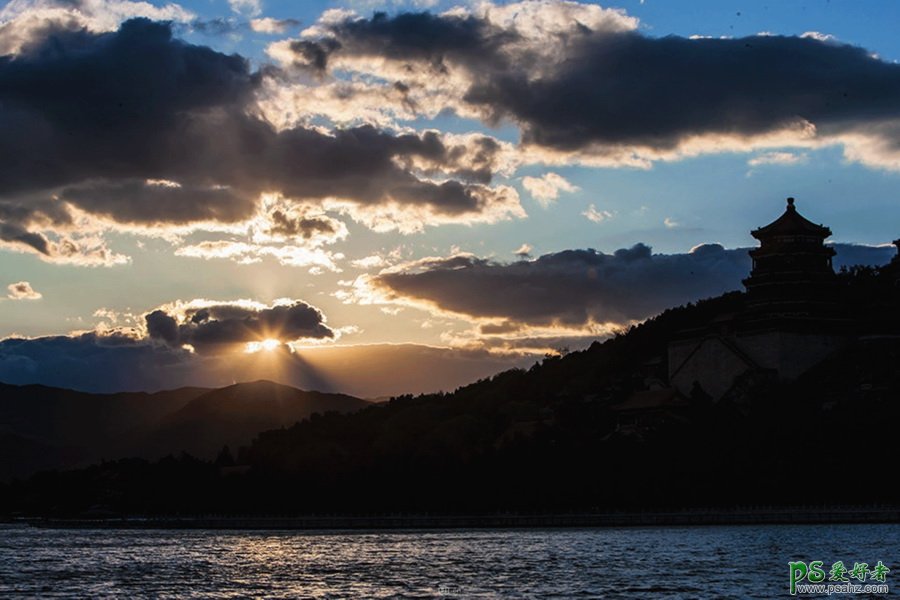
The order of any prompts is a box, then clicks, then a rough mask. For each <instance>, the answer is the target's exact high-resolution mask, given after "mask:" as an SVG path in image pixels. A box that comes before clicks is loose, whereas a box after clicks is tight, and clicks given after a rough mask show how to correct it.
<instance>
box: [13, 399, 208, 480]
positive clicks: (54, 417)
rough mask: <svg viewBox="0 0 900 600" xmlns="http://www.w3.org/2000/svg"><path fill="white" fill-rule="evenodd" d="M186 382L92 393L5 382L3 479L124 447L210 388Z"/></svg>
mask: <svg viewBox="0 0 900 600" xmlns="http://www.w3.org/2000/svg"><path fill="white" fill-rule="evenodd" d="M208 391H209V390H208V389H206V388H195V387H185V388H179V389H176V390H169V391H163V392H156V393H145V392H124V393H117V394H90V393H85V392H77V391H74V390H66V389H61V388H53V387H47V386H43V385H22V386H18V385H7V384H3V383H0V447H2V448H3V449H4V450H5V452H3V456H4V457H9V460H3V461H0V479H6V478H8V477H11V476H17V475H19V476H21V475H26V474H28V473H31V472H33V471H35V470H37V469H41V468H50V467H70V466H76V465H80V464H87V463H89V462H92V461H97V460H100V459H102V458H112V457H114V456H117V455H124V454H119V453H118V450H122V451H125V448H124V447H123V445H127V444H126V443H125V442H126V441H127V440H128V439H129V434H131V433H133V432H135V431H143V430H144V429H145V428H146V427H147V425H148V424H150V423H155V422H157V421H158V420H160V419H161V418H163V417H164V416H165V415H166V414H169V413H172V412H174V411H177V410H178V409H180V408H182V407H183V406H184V405H186V404H187V403H188V402H190V401H191V400H193V399H194V398H196V397H197V396H200V395H201V394H203V393H205V392H208Z"/></svg>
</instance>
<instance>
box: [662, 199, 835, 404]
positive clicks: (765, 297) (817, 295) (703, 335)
mask: <svg viewBox="0 0 900 600" xmlns="http://www.w3.org/2000/svg"><path fill="white" fill-rule="evenodd" d="M751 234H752V235H753V237H754V238H756V239H757V240H759V242H760V245H759V247H758V248H754V249H753V250H751V251H750V256H751V258H752V259H753V268H752V271H751V272H750V276H749V277H747V278H746V279H744V282H743V283H744V286H745V287H746V289H747V296H746V306H745V308H744V310H743V311H741V312H740V313H739V314H735V315H728V316H723V317H722V318H720V319H718V320H716V321H714V322H712V323H709V324H707V325H706V326H704V327H702V328H699V329H695V330H690V331H683V332H680V333H679V335H677V336H676V337H675V339H673V340H671V341H670V343H669V346H668V358H669V360H668V371H669V384H670V385H671V386H672V387H673V388H675V389H676V390H678V391H679V392H681V393H682V394H684V395H690V394H691V392H692V390H694V391H695V390H696V389H697V386H698V385H699V387H700V388H702V390H703V391H704V392H705V393H706V394H708V395H709V396H710V397H712V399H713V400H718V399H720V398H722V397H723V396H724V395H725V394H726V393H727V392H728V391H729V390H730V389H731V388H732V386H733V385H734V383H735V381H736V379H737V378H739V377H741V376H744V375H746V374H747V373H748V372H749V373H756V374H759V375H760V376H765V377H776V378H778V379H781V380H792V379H795V378H797V377H799V376H800V375H802V374H803V373H805V372H806V371H807V370H809V369H810V368H811V367H813V366H814V365H816V364H818V363H819V362H821V361H822V360H824V359H825V358H827V357H828V356H830V355H831V354H833V353H834V352H836V351H838V350H840V349H841V348H843V347H844V346H845V345H846V344H847V342H848V341H849V339H850V334H851V331H850V327H849V320H848V319H847V318H846V317H845V315H843V314H842V303H841V299H840V291H839V284H838V280H837V276H836V275H835V272H834V268H833V267H832V263H831V260H832V257H833V256H834V254H835V252H834V250H833V249H832V248H830V247H828V246H826V245H825V240H826V239H827V238H828V237H829V236H830V235H831V230H830V229H828V228H827V227H825V226H823V225H817V224H815V223H813V222H812V221H809V220H808V219H806V218H804V217H803V216H802V215H801V214H800V213H799V212H798V211H797V208H796V206H795V202H794V199H793V198H788V200H787V207H786V209H785V212H784V214H782V215H781V216H780V217H779V218H778V219H776V220H775V221H773V222H772V223H770V224H769V225H766V226H765V227H760V228H759V229H756V230H754V231H752V232H751Z"/></svg>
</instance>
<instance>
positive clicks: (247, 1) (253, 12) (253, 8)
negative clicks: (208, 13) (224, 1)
mask: <svg viewBox="0 0 900 600" xmlns="http://www.w3.org/2000/svg"><path fill="white" fill-rule="evenodd" d="M228 5H229V6H230V7H231V10H232V11H234V12H236V13H237V14H239V15H244V16H247V17H255V16H257V15H259V14H260V13H262V0H228Z"/></svg>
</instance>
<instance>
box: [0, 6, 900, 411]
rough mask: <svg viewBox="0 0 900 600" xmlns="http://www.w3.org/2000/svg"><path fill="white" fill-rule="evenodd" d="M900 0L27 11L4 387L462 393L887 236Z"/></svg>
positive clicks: (3, 29)
mask: <svg viewBox="0 0 900 600" xmlns="http://www.w3.org/2000/svg"><path fill="white" fill-rule="evenodd" d="M897 13H900V6H898V5H897V4H896V3H894V2H849V1H848V2H838V1H831V2H777V3H775V2H773V3H761V2H758V3H748V2H724V1H715V2H713V1H710V2H701V1H697V2H679V3H673V2H662V1H654V0H645V1H643V2H637V1H636V2H621V3H610V4H602V5H601V4H596V3H588V2H583V3H578V2H563V1H556V0H546V1H540V0H531V1H529V0H526V1H523V2H515V3H513V2H509V3H507V2H493V3H491V2H466V1H457V2H444V1H437V2H435V1H421V0H420V1H411V2H401V1H389V2H374V1H346V2H340V1H333V2H302V3H298V2H286V1H285V2H279V1H275V0H231V1H230V2H228V1H225V0H221V1H220V0H200V1H196V2H189V1H185V2H182V3H178V4H176V3H163V2H130V1H126V0H112V1H107V2H101V1H99V0H58V1H53V0H13V1H11V2H8V3H6V4H5V5H4V6H3V8H0V130H2V131H3V132H4V135H3V136H2V139H0V291H3V292H5V293H3V294H0V297H2V298H3V299H2V300H0V381H6V382H11V383H45V384H49V385H60V386H64V387H74V388H78V389H85V390H92V391H116V390H123V389H147V390H153V389H162V388H171V387H176V386H178V385H187V384H199V385H224V384H227V383H231V382H232V381H235V380H243V379H257V378H262V377H266V378H273V379H278V380H280V381H284V382H286V383H292V384H295V385H300V386H303V387H317V388H321V389H326V388H327V389H329V390H339V391H344V392H348V393H355V394H358V395H363V396H366V397H376V396H381V395H388V394H398V393H402V392H404V391H409V392H420V391H431V390H437V389H453V388H454V387H456V386H458V385H461V384H463V383H466V382H468V381H471V380H473V379H476V378H478V377H484V376H488V375H490V374H491V373H494V372H497V371H499V370H501V369H504V368H507V367H510V366H523V365H528V364H531V363H533V362H534V361H535V360H536V359H539V358H540V357H542V356H543V355H544V354H545V353H548V352H554V351H558V350H560V349H564V348H570V349H576V348H583V347H585V346H587V345H589V344H590V343H591V342H592V341H593V340H596V339H603V338H604V337H606V336H608V335H610V334H612V333H614V332H616V331H620V330H622V329H623V328H627V327H628V326H630V325H632V324H635V323H639V322H640V321H642V320H643V319H646V318H648V317H650V316H652V315H654V314H656V313H658V312H659V311H661V310H663V309H665V308H667V307H669V306H674V305H679V304H683V303H685V302H689V301H695V300H697V299H700V298H704V297H710V296H715V295H718V294H720V293H722V292H725V291H728V290H733V289H740V287H741V283H740V281H741V279H742V278H743V277H744V276H745V275H746V273H747V271H748V270H749V259H748V257H747V254H746V251H747V249H748V248H749V247H751V246H753V245H754V243H755V241H754V240H753V238H752V237H751V236H750V230H751V229H753V228H755V227H758V226H761V225H764V224H766V223H768V222H770V221H772V220H774V219H775V218H777V216H778V215H779V214H780V213H781V212H782V211H783V209H784V199H785V197H787V196H793V197H796V198H797V207H798V209H799V211H800V212H801V213H802V214H804V215H805V216H806V217H807V218H809V219H811V220H812V221H814V222H817V223H824V224H826V225H828V226H829V227H830V228H831V229H832V231H833V232H834V235H833V236H832V238H831V239H830V240H829V241H830V242H831V243H834V244H835V247H836V249H837V251H838V255H837V257H836V264H837V265H838V266H841V265H850V264H882V263H884V262H887V261H889V260H890V259H891V258H892V257H893V255H894V253H895V250H894V248H893V246H891V241H892V240H894V239H896V238H897V237H900V225H898V224H900V202H898V197H897V195H898V184H900V66H898V64H897V60H898V59H900V39H898V38H897V36H896V34H895V28H894V27H893V26H892V24H893V23H896V22H897V20H898V18H900V14H897Z"/></svg>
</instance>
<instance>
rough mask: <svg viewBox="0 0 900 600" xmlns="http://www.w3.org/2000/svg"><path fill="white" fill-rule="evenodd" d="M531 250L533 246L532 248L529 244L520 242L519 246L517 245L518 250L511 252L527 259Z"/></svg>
mask: <svg viewBox="0 0 900 600" xmlns="http://www.w3.org/2000/svg"><path fill="white" fill-rule="evenodd" d="M532 250H534V248H532V246H531V244H522V245H521V246H519V249H518V250H516V251H515V252H513V254H515V255H516V256H517V257H519V258H521V259H522V260H527V259H529V258H531V251H532Z"/></svg>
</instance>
